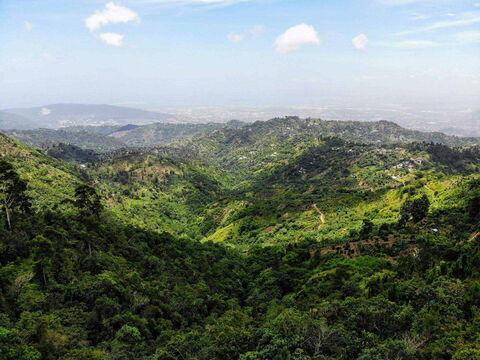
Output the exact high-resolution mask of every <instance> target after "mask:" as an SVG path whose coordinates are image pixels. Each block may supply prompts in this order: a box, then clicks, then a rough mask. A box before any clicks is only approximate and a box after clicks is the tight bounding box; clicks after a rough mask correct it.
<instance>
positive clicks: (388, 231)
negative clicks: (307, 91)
mask: <svg viewBox="0 0 480 360" xmlns="http://www.w3.org/2000/svg"><path fill="white" fill-rule="evenodd" d="M308 124H309V121H305V122H304V123H302V120H300V119H297V118H293V119H283V120H279V119H277V120H273V121H272V122H267V123H258V124H255V125H252V126H249V127H247V128H245V127H244V128H240V129H233V128H230V129H224V130H218V131H215V132H214V133H212V134H208V135H204V136H201V137H197V138H196V139H195V140H193V141H192V140H187V141H183V142H178V143H176V144H174V145H171V146H168V147H162V148H155V149H145V150H138V149H137V150H135V149H125V150H118V151H115V152H111V153H107V154H96V153H94V152H91V151H84V150H81V149H79V148H76V147H73V146H66V145H61V146H55V147H53V148H51V149H49V150H48V151H46V152H45V153H44V152H41V151H38V150H34V149H32V148H29V147H28V146H26V145H23V144H22V143H19V142H17V141H15V140H12V139H10V138H8V137H6V136H3V135H0V155H1V161H0V171H1V174H0V207H1V208H0V359H8V360H13V359H20V360H27V359H28V360H33V359H35V360H36V359H65V360H67V359H68V360H73V359H149V360H154V359H155V360H157V359H243V360H253V359H257V360H259V359H265V360H267V359H305V360H307V359H338V360H340V359H362V360H367V359H368V360H373V359H375V360H380V359H382V360H383V359H392V360H393V359H400V360H403V359H405V360H407V359H412V360H413V359H454V360H473V359H478V358H480V335H479V334H480V175H479V174H480V171H479V168H480V151H479V149H478V147H476V146H470V147H468V148H465V147H463V148H455V147H448V146H447V145H445V144H443V145H439V144H433V143H420V142H416V143H410V142H407V143H393V142H392V141H391V139H390V140H388V141H382V142H381V143H378V144H377V143H375V144H372V141H363V142H362V138H360V137H357V139H356V141H353V140H355V139H346V138H345V136H346V135H345V134H344V133H342V132H340V133H339V135H340V137H343V139H339V138H337V137H332V136H331V135H332V134H331V133H327V134H323V133H320V132H318V133H316V132H315V131H311V132H309V133H307V132H305V131H303V130H301V131H300V130H298V129H299V128H301V129H303V128H308V127H309V125H308ZM347 124H348V126H349V127H351V128H352V129H353V130H354V132H353V133H355V131H356V132H362V131H363V130H361V129H363V126H365V125H363V124H361V125H359V128H356V127H355V124H354V123H347ZM246 129H250V130H246ZM359 129H360V130H359ZM289 131H290V132H289ZM342 134H343V135H342ZM387 134H388V131H387ZM327 135H328V136H327ZM376 136H377V137H380V138H383V137H385V136H386V135H385V134H383V135H382V134H380V135H378V134H377V135H376ZM421 136H424V135H421ZM367 140H368V139H367ZM47 153H48V154H49V155H53V156H54V157H55V158H53V157H51V156H49V155H47ZM7 212H8V218H7Z"/></svg>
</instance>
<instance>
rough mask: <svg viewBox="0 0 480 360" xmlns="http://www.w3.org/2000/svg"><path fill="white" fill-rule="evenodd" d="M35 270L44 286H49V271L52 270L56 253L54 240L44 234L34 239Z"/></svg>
mask: <svg viewBox="0 0 480 360" xmlns="http://www.w3.org/2000/svg"><path fill="white" fill-rule="evenodd" d="M32 243H33V257H34V260H35V265H34V271H35V274H36V276H37V277H38V278H40V279H42V282H43V286H45V287H46V286H47V284H48V278H49V276H48V275H49V273H50V272H51V270H52V260H53V257H54V255H55V253H54V248H53V244H52V242H51V241H50V240H49V239H47V238H46V237H44V236H42V235H38V236H36V237H35V239H33V242H32Z"/></svg>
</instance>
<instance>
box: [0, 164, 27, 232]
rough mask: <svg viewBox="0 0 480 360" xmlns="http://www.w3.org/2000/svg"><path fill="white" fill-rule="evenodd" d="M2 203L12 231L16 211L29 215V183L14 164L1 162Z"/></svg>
mask: <svg viewBox="0 0 480 360" xmlns="http://www.w3.org/2000/svg"><path fill="white" fill-rule="evenodd" d="M0 201H1V205H2V207H3V208H4V209H5V214H6V216H7V224H8V228H9V229H10V230H11V229H12V215H13V213H14V212H15V211H19V212H22V213H29V212H30V209H31V203H30V199H29V198H28V196H27V183H26V182H25V181H23V180H22V179H20V176H19V175H18V173H17V172H16V171H15V169H14V167H13V166H12V164H10V163H9V162H7V161H5V160H0Z"/></svg>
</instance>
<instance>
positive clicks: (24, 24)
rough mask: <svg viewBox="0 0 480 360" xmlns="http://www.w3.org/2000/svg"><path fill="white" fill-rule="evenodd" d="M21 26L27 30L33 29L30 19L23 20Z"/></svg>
mask: <svg viewBox="0 0 480 360" xmlns="http://www.w3.org/2000/svg"><path fill="white" fill-rule="evenodd" d="M23 26H24V27H25V30H26V31H28V32H30V31H32V30H33V24H32V23H31V22H30V21H25V22H24V23H23Z"/></svg>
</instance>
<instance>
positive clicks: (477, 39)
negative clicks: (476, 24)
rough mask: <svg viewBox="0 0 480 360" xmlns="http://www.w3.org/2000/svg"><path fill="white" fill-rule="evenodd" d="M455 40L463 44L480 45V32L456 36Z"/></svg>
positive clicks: (466, 32) (469, 32) (465, 32)
mask: <svg viewBox="0 0 480 360" xmlns="http://www.w3.org/2000/svg"><path fill="white" fill-rule="evenodd" d="M455 40H456V41H458V42H461V43H480V31H464V32H460V33H458V34H455Z"/></svg>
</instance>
